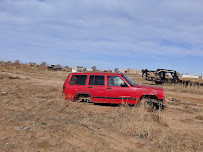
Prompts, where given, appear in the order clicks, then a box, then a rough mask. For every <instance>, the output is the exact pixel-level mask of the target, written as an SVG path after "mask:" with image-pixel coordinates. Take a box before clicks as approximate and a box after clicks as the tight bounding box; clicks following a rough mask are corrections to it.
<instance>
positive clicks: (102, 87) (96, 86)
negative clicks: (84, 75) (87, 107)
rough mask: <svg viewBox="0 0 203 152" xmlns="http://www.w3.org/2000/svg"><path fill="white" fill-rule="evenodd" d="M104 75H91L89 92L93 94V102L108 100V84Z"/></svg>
mask: <svg viewBox="0 0 203 152" xmlns="http://www.w3.org/2000/svg"><path fill="white" fill-rule="evenodd" d="M105 82H106V81H105V76H104V75H90V76H89V81H88V86H87V92H89V93H90V94H91V96H92V99H93V102H96V103H105V102H106V98H105V95H106V84H105Z"/></svg>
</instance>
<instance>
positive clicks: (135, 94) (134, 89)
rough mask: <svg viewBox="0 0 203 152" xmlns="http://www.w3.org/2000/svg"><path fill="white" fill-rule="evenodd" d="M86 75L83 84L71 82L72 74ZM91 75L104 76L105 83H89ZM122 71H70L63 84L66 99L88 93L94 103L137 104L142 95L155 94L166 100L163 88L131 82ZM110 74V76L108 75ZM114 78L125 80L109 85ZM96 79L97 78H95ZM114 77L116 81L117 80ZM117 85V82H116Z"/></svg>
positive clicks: (158, 97)
mask: <svg viewBox="0 0 203 152" xmlns="http://www.w3.org/2000/svg"><path fill="white" fill-rule="evenodd" d="M78 75H86V76H87V77H86V82H85V84H83V85H73V84H69V82H70V80H71V77H72V76H78ZM90 75H92V76H104V85H89V81H90ZM122 75H123V74H120V73H70V74H69V75H68V77H67V78H66V80H65V82H64V85H63V93H64V94H65V99H66V100H73V99H74V97H75V96H76V95H77V94H88V95H89V96H90V98H91V99H92V101H93V102H94V103H112V104H114V103H116V104H120V103H122V102H124V103H128V104H136V103H137V102H138V101H139V99H140V98H141V97H142V95H154V96H156V97H157V99H159V100H162V101H164V96H163V88H160V87H151V86H141V85H138V84H133V85H132V84H131V85H130V83H129V82H128V81H126V79H125V78H124V77H123V76H122ZM107 76H108V77H107ZM107 78H108V80H109V81H108V80H107ZM112 78H115V79H116V82H117V80H118V82H119V83H120V82H122V81H123V82H124V83H125V84H126V87H123V86H120V85H119V86H109V85H108V82H109V84H110V82H111V80H110V79H112ZM95 79H96V78H95ZM115 79H114V82H115ZM114 85H115V84H114Z"/></svg>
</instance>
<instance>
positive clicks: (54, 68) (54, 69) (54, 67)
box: [47, 64, 62, 71]
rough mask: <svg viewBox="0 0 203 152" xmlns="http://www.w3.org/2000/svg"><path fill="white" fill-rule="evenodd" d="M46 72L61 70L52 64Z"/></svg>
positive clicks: (60, 67) (59, 66)
mask: <svg viewBox="0 0 203 152" xmlns="http://www.w3.org/2000/svg"><path fill="white" fill-rule="evenodd" d="M47 68H48V70H52V71H60V70H61V69H62V66H61V65H58V64H52V65H50V66H48V67H47Z"/></svg>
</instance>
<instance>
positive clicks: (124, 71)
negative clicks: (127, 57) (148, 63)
mask: <svg viewBox="0 0 203 152" xmlns="http://www.w3.org/2000/svg"><path fill="white" fill-rule="evenodd" d="M121 72H122V73H124V74H140V73H141V71H139V70H134V69H123V70H121Z"/></svg>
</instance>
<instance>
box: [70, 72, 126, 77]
mask: <svg viewBox="0 0 203 152" xmlns="http://www.w3.org/2000/svg"><path fill="white" fill-rule="evenodd" d="M71 74H72V75H73V74H76V75H115V76H116V75H122V74H123V73H108V72H81V73H71Z"/></svg>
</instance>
